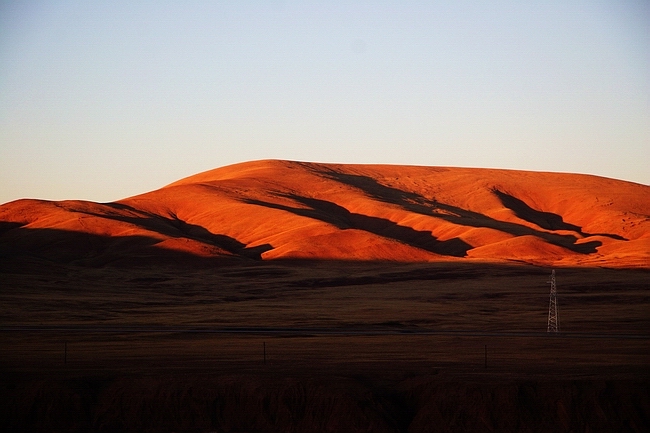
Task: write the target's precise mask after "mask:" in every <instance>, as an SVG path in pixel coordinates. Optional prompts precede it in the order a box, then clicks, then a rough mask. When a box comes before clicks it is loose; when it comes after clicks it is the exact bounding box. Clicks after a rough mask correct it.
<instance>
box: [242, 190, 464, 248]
mask: <svg viewBox="0 0 650 433" xmlns="http://www.w3.org/2000/svg"><path fill="white" fill-rule="evenodd" d="M283 197H284V198H288V199H290V200H293V201H295V202H297V203H300V204H303V205H305V206H307V207H308V208H299V207H291V206H286V205H281V204H277V203H270V202H265V201H261V200H254V199H248V200H246V201H245V202H246V203H248V204H254V205H258V206H264V207H269V208H273V209H279V210H283V211H287V212H291V213H293V214H295V215H299V216H302V217H307V218H312V219H316V220H319V221H323V222H326V223H328V224H332V225H333V226H335V227H337V228H339V229H341V230H345V229H358V230H364V231H367V232H369V233H372V234H375V235H378V236H382V237H385V238H389V239H393V240H396V241H398V242H401V243H403V244H406V245H409V246H412V247H416V248H420V249H422V250H425V251H429V252H432V253H436V254H441V255H445V256H453V257H465V256H466V255H467V251H468V250H469V249H471V248H472V246H471V245H469V244H467V243H466V242H464V241H462V240H461V239H457V238H454V239H450V240H448V241H438V240H437V239H436V238H435V237H434V236H433V235H432V234H431V232H430V231H418V230H415V229H413V228H411V227H406V226H401V225H399V224H396V223H394V222H392V221H390V220H387V219H384V218H378V217H372V216H368V215H362V214H357V213H353V212H350V211H348V210H347V209H345V208H344V207H342V206H339V205H337V204H336V203H332V202H329V201H326V200H319V199H315V198H308V197H302V196H299V195H295V194H287V195H283Z"/></svg>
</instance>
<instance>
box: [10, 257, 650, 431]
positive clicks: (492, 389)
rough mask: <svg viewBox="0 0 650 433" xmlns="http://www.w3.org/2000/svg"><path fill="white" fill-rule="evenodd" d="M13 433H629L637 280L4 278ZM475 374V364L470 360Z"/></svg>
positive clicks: (646, 317)
mask: <svg viewBox="0 0 650 433" xmlns="http://www.w3.org/2000/svg"><path fill="white" fill-rule="evenodd" d="M1 271H2V277H3V287H4V290H3V291H2V293H0V305H1V309H0V314H1V316H0V318H1V321H2V322H1V323H2V325H3V332H0V339H1V344H0V347H1V350H2V352H1V357H0V362H1V366H2V372H3V373H2V387H3V392H2V395H3V396H4V397H3V398H4V401H3V402H2V403H3V404H2V406H3V407H4V408H5V409H4V412H3V414H2V416H3V418H4V419H3V423H4V424H5V425H7V426H10V427H11V428H12V429H13V430H14V431H39V430H40V431H54V430H57V429H58V430H60V431H89V430H90V431H115V430H118V431H119V430H121V431H142V430H146V431H409V432H416V431H435V429H433V427H436V429H439V430H440V431H463V430H465V431H466V430H468V429H469V430H473V431H480V430H485V431H490V430H496V431H550V430H554V431H571V430H583V429H587V428H588V429H590V431H611V430H623V431H625V430H630V431H643V430H644V429H645V428H646V427H647V426H648V420H649V418H648V417H649V416H650V392H649V381H648V379H649V373H650V370H649V368H648V366H649V365H650V345H649V335H648V329H650V313H649V312H650V296H649V295H648V289H649V288H650V287H649V286H650V272H649V271H648V270H638V269H636V270H622V269H617V270H612V269H597V268H588V269H584V268H558V269H556V273H557V282H558V297H559V298H558V299H559V306H560V321H561V331H562V332H561V333H560V334H559V335H549V334H547V333H546V332H545V331H546V320H547V313H548V292H549V285H548V283H547V280H548V276H549V274H550V269H548V268H542V267H535V266H531V265H510V266H505V265H488V264H468V263H456V264H451V263H428V264H422V263H420V264H403V263H386V262H383V263H369V262H326V261H318V262H308V261H274V262H255V261H240V260H230V261H219V262H214V263H211V264H208V263H206V262H204V263H201V264H198V265H196V266H187V265H184V266H177V265H173V264H169V265H167V266H155V267H154V266H149V267H145V266H133V267H126V266H120V267H101V268H89V267H77V266H73V265H67V266H60V265H51V264H50V265H48V264H46V263H34V262H24V261H15V262H11V261H9V262H5V263H3V265H2V267H1ZM486 355H487V357H486Z"/></svg>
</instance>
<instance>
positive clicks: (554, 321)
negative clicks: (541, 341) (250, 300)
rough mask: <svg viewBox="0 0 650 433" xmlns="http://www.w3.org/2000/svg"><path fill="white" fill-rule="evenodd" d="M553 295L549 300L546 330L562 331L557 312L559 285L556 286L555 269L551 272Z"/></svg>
mask: <svg viewBox="0 0 650 433" xmlns="http://www.w3.org/2000/svg"><path fill="white" fill-rule="evenodd" d="M549 283H551V295H550V299H549V301H548V326H547V327H546V332H559V331H560V317H559V316H558V312H557V287H556V286H555V269H553V271H552V272H551V279H550V280H549Z"/></svg>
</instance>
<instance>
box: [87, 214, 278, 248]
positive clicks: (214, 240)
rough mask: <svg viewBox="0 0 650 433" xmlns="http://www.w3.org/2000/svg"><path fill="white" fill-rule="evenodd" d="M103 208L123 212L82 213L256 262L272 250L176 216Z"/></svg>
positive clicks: (268, 246) (269, 246)
mask: <svg viewBox="0 0 650 433" xmlns="http://www.w3.org/2000/svg"><path fill="white" fill-rule="evenodd" d="M103 206H106V207H108V208H111V209H115V210H118V211H119V212H121V213H106V214H98V213H92V212H82V213H84V214H88V215H93V216H96V217H98V218H106V219H112V220H116V221H121V222H126V223H130V224H133V225H136V226H138V227H142V228H145V229H147V230H150V231H153V232H156V233H160V234H161V235H165V236H169V237H173V238H187V239H192V240H195V241H198V242H202V243H205V244H208V245H213V246H216V247H218V248H221V249H223V250H226V251H228V252H229V253H232V254H234V255H238V256H243V257H247V258H250V259H255V260H261V258H262V253H264V252H266V251H269V250H271V249H273V247H272V246H271V245H268V244H265V245H259V246H256V247H247V246H246V244H243V243H241V242H239V241H238V240H237V239H234V238H232V237H230V236H226V235H222V234H214V233H212V232H210V231H209V230H208V229H206V228H205V227H202V226H199V225H196V224H189V223H187V222H185V221H182V220H181V219H179V218H178V217H176V215H174V216H173V218H165V217H163V216H160V215H153V214H148V213H145V212H142V211H139V210H137V209H134V208H132V207H131V206H128V205H125V204H122V203H104V204H103ZM125 213H126V214H125Z"/></svg>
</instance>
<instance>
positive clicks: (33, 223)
mask: <svg viewBox="0 0 650 433" xmlns="http://www.w3.org/2000/svg"><path fill="white" fill-rule="evenodd" d="M0 257H34V258H39V259H47V260H52V261H62V262H77V263H80V264H87V265H101V264H107V263H120V262H124V263H140V262H142V263H144V262H147V261H154V262H155V261H158V260H162V259H163V258H167V259H171V260H181V259H182V260H193V259H195V258H196V257H202V258H205V259H213V258H216V259H226V258H231V259H235V258H241V259H252V260H274V259H317V260H390V261H404V262H417V261H459V260H461V261H481V262H509V261H514V262H526V263H532V264H540V265H557V266H563V265H566V266H606V267H646V268H647V267H650V187H649V186H645V185H640V184H635V183H630V182H624V181H619V180H613V179H607V178H601V177H596V176H589V175H579V174H561V173H540V172H525V171H512V170H497V169H475V168H446V167H420V166H393V165H343V164H318V163H305V162H292V161H278V160H264V161H254V162H247V163H242V164H236V165H232V166H227V167H223V168H218V169H215V170H211V171H207V172H204V173H200V174H197V175H194V176H190V177H188V178H185V179H181V180H179V181H177V182H174V183H172V184H170V185H167V186H165V187H163V188H160V189H158V190H155V191H152V192H148V193H145V194H141V195H138V196H134V197H130V198H126V199H123V200H120V201H117V202H113V203H93V202H86V201H75V200H71V201H60V202H50V201H43V200H27V199H26V200H17V201H14V202H10V203H6V204H4V205H2V206H0Z"/></svg>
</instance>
